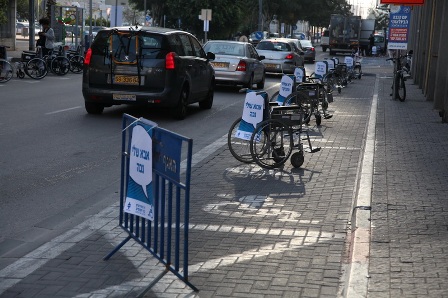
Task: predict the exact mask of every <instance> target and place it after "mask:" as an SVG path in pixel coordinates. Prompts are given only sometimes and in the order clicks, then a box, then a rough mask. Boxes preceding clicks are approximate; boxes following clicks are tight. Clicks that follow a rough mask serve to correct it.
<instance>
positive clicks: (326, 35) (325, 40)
mask: <svg viewBox="0 0 448 298" xmlns="http://www.w3.org/2000/svg"><path fill="white" fill-rule="evenodd" d="M320 45H321V46H322V51H324V52H326V51H327V49H328V47H329V46H330V30H328V29H324V31H322V36H321V37H320Z"/></svg>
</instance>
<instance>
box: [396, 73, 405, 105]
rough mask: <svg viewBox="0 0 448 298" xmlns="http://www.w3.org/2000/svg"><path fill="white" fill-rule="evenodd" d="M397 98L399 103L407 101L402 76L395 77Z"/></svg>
mask: <svg viewBox="0 0 448 298" xmlns="http://www.w3.org/2000/svg"><path fill="white" fill-rule="evenodd" d="M395 98H398V100H399V101H405V99H406V85H405V84H404V78H403V76H402V75H397V76H396V77H395Z"/></svg>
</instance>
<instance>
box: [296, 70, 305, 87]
mask: <svg viewBox="0 0 448 298" xmlns="http://www.w3.org/2000/svg"><path fill="white" fill-rule="evenodd" d="M294 76H295V77H296V83H302V82H305V68H303V67H296V68H295V69H294Z"/></svg>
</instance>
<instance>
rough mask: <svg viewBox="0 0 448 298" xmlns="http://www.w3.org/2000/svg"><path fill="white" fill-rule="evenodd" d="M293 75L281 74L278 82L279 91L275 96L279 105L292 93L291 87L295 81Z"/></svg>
mask: <svg viewBox="0 0 448 298" xmlns="http://www.w3.org/2000/svg"><path fill="white" fill-rule="evenodd" d="M295 80H296V79H295V76H294V75H283V76H282V80H281V82H280V92H279V94H278V96H277V103H278V105H279V106H282V105H283V103H284V102H285V99H286V98H287V97H288V96H289V95H290V94H291V93H292V89H293V87H294V83H295Z"/></svg>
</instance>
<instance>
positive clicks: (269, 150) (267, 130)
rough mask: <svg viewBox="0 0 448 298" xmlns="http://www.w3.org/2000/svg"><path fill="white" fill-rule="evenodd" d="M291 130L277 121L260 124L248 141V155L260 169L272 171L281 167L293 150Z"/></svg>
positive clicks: (272, 120)
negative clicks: (249, 154)
mask: <svg viewBox="0 0 448 298" xmlns="http://www.w3.org/2000/svg"><path fill="white" fill-rule="evenodd" d="M293 146H294V143H293V132H292V128H291V127H289V126H287V125H286V124H285V123H284V122H282V121H280V120H277V119H269V120H265V121H263V122H261V123H260V124H259V125H258V126H257V128H256V129H255V131H254V132H253V133H252V136H251V139H250V153H251V155H252V158H253V160H254V161H255V162H256V163H257V164H258V165H259V166H260V167H262V168H265V169H273V168H278V167H280V166H281V165H283V164H284V163H285V162H286V161H287V160H288V158H289V156H290V155H291V152H292V149H293Z"/></svg>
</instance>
